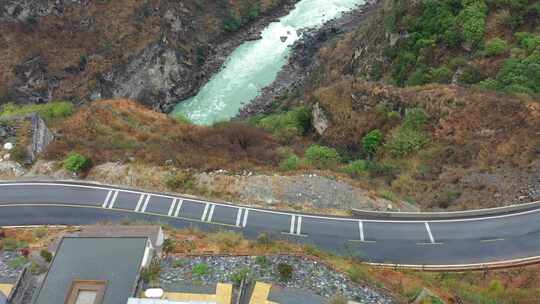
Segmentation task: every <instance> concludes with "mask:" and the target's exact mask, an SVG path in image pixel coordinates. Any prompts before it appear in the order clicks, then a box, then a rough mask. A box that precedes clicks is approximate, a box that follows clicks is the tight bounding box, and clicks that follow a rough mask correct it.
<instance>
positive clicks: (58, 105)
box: [0, 101, 75, 120]
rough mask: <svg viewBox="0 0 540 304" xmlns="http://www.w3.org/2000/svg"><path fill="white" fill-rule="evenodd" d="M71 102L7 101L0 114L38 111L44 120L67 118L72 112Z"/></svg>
mask: <svg viewBox="0 0 540 304" xmlns="http://www.w3.org/2000/svg"><path fill="white" fill-rule="evenodd" d="M74 111H75V110H74V107H73V104H72V103H70V102H66V101H53V102H49V103H45V104H30V105H17V104H14V103H7V104H5V105H4V106H3V107H2V111H1V112H0V116H15V115H27V114H31V113H38V114H39V115H40V116H41V117H42V118H43V119H45V120H53V119H57V118H67V117H69V116H71V115H72V114H73V113H74Z"/></svg>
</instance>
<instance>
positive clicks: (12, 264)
mask: <svg viewBox="0 0 540 304" xmlns="http://www.w3.org/2000/svg"><path fill="white" fill-rule="evenodd" d="M7 264H8V266H9V268H11V269H21V268H23V267H24V266H25V265H26V264H28V259H27V258H25V257H22V256H20V257H16V258H14V259H12V260H10V261H8V263H7Z"/></svg>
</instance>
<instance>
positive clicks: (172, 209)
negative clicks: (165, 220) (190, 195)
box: [167, 198, 178, 216]
mask: <svg viewBox="0 0 540 304" xmlns="http://www.w3.org/2000/svg"><path fill="white" fill-rule="evenodd" d="M177 200H178V199H177V198H175V199H173V200H172V203H171V207H170V208H169V212H168V213H167V215H168V216H171V215H172V214H173V212H174V207H175V206H176V201H177Z"/></svg>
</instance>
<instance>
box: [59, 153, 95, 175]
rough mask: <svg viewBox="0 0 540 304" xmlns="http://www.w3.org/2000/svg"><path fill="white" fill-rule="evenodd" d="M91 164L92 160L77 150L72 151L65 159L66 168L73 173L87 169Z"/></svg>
mask: <svg viewBox="0 0 540 304" xmlns="http://www.w3.org/2000/svg"><path fill="white" fill-rule="evenodd" d="M91 165H92V161H91V160H90V159H89V158H88V157H86V156H84V155H82V154H79V153H77V152H70V153H69V154H68V155H67V157H66V159H65V160H64V169H66V170H68V171H70V172H73V173H79V172H82V171H84V170H87V169H88V168H90V166H91Z"/></svg>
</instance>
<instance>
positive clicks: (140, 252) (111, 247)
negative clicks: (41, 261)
mask: <svg viewBox="0 0 540 304" xmlns="http://www.w3.org/2000/svg"><path fill="white" fill-rule="evenodd" d="M147 242H148V238H146V237H130V238H95V237H90V238H87V237H77V238H74V237H64V238H63V239H62V242H61V243H60V246H59V247H58V250H57V252H56V255H55V257H54V260H53V262H52V264H51V266H50V268H49V271H48V273H47V276H46V277H45V280H44V282H43V285H42V286H41V289H40V290H39V294H38V297H37V300H36V304H62V303H65V301H66V298H67V296H68V294H69V293H70V292H71V287H72V284H73V283H74V281H79V280H85V281H103V282H105V283H106V289H105V293H104V296H103V302H102V304H119V303H127V300H128V298H129V297H130V296H133V293H134V291H135V287H136V284H137V279H138V276H139V271H140V268H141V263H142V261H143V258H144V255H145V250H146V245H147Z"/></svg>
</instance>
